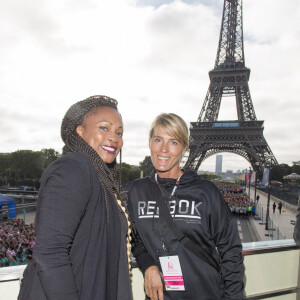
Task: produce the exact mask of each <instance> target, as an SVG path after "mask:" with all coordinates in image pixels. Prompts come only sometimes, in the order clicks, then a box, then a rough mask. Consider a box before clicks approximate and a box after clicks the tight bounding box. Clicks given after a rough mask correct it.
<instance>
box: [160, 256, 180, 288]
mask: <svg viewBox="0 0 300 300" xmlns="http://www.w3.org/2000/svg"><path fill="white" fill-rule="evenodd" d="M159 261H160V265H161V269H162V272H163V275H164V282H165V287H166V290H167V291H185V288H184V282H183V276H182V271H181V266H180V262H179V257H178V255H173V256H162V257H160V258H159Z"/></svg>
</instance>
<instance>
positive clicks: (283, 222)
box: [250, 189, 297, 241]
mask: <svg viewBox="0 0 300 300" xmlns="http://www.w3.org/2000/svg"><path fill="white" fill-rule="evenodd" d="M257 194H258V195H259V196H260V199H259V205H260V206H261V207H262V209H263V219H262V220H255V219H254V218H252V219H250V223H251V228H252V230H253V231H254V234H255V235H257V239H258V240H262V241H265V240H272V237H271V236H266V234H268V233H269V232H268V231H267V230H265V222H266V212H267V199H268V197H267V194H265V193H263V192H260V191H257ZM250 195H251V198H253V195H254V189H252V190H251V193H250ZM274 202H275V203H276V205H277V207H278V202H277V200H276V199H274V198H272V199H271V201H270V208H269V214H270V217H271V219H272V220H273V222H274V227H279V231H280V232H281V233H282V234H283V235H284V236H285V238H286V239H292V238H293V233H294V228H295V225H293V224H291V221H296V214H297V212H296V210H295V209H292V208H290V207H288V206H289V205H288V206H286V205H285V203H284V201H282V203H283V207H282V211H281V214H280V213H279V211H278V209H277V208H276V211H275V213H273V208H272V205H273V203H274ZM269 227H270V226H269ZM273 239H274V240H275V239H277V234H276V232H274V233H273Z"/></svg>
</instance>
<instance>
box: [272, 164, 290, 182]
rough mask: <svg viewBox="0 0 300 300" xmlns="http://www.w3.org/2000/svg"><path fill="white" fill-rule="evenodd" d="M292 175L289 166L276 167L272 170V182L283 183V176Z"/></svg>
mask: <svg viewBox="0 0 300 300" xmlns="http://www.w3.org/2000/svg"><path fill="white" fill-rule="evenodd" d="M291 173H292V167H291V166H289V165H287V164H279V165H275V166H273V167H272V169H271V180H277V181H280V182H283V176H286V175H289V174H291Z"/></svg>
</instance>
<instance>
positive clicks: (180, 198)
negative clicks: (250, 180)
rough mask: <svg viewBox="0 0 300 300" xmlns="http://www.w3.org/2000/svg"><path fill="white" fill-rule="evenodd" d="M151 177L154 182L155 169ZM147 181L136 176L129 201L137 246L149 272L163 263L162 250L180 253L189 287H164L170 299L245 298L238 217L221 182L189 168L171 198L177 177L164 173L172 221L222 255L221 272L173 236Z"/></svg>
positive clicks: (137, 253) (201, 244)
mask: <svg viewBox="0 0 300 300" xmlns="http://www.w3.org/2000/svg"><path fill="white" fill-rule="evenodd" d="M151 180H152V182H153V183H154V184H155V180H154V174H152V175H151ZM146 181H148V179H145V178H143V179H138V180H137V181H135V183H134V184H133V185H132V187H131V189H130V191H129V202H128V209H129V212H130V215H131V218H132V220H133V221H134V223H135V227H136V230H137V232H136V234H135V235H134V239H133V245H132V246H133V247H132V251H133V254H134V256H135V257H136V259H137V263H138V265H139V267H140V268H141V270H142V271H143V272H145V270H146V269H147V268H148V267H149V266H151V265H157V266H158V267H159V268H160V264H159V259H158V258H159V256H165V255H174V254H178V255H179V260H180V263H181V268H182V272H183V280H184V284H185V288H186V291H184V292H166V291H165V292H164V295H165V299H193V300H196V299H197V300H198V299H201V300H202V299H203V300H209V299H211V300H217V299H243V287H244V284H243V279H244V266H243V257H242V253H241V251H242V245H241V242H240V238H239V235H238V230H237V225H236V220H235V219H234V218H233V217H232V215H231V212H230V209H229V208H228V206H227V204H226V203H225V201H224V198H223V197H222V195H221V194H220V192H219V191H218V189H217V187H216V186H215V185H214V184H213V183H211V182H209V181H207V180H203V179H201V178H200V177H199V176H198V175H197V174H196V173H195V172H193V171H187V172H185V173H184V175H183V176H182V177H181V179H180V183H179V185H178V188H177V190H176V193H175V195H174V197H173V198H172V199H169V195H170V194H171V192H172V189H173V187H174V185H175V182H176V180H175V179H159V183H160V187H161V189H162V191H163V198H164V200H165V201H167V203H168V206H169V210H170V213H171V215H172V217H173V221H174V222H175V223H176V225H177V226H178V227H179V228H180V230H181V231H182V232H183V233H184V234H185V235H187V236H188V237H189V238H190V239H191V240H192V241H193V242H195V243H196V244H198V245H199V247H202V248H203V249H205V251H207V252H208V253H210V254H211V255H213V256H214V257H215V258H216V259H218V258H219V259H220V260H221V270H222V275H220V274H219V273H218V272H217V271H216V270H215V269H214V268H212V267H211V266H210V265H208V264H207V263H206V262H203V261H201V260H200V259H199V258H198V257H196V256H195V255H194V254H192V253H191V252H189V250H186V249H185V248H184V247H183V246H182V245H181V244H180V243H179V242H178V241H177V239H175V238H174V236H173V234H172V233H171V232H170V230H169V228H168V227H167V225H166V224H165V222H164V221H163V220H161V219H160V218H159V211H158V207H157V204H156V200H157V199H154V198H153V191H152V192H151V188H150V189H148V188H146V189H145V183H146ZM148 184H149V182H148ZM150 184H151V183H150ZM163 243H165V245H166V250H164V249H163V247H162V244H163ZM160 269H161V268H160Z"/></svg>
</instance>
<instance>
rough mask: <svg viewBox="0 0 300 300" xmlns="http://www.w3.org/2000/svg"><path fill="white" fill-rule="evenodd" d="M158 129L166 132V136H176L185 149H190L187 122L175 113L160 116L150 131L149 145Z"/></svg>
mask: <svg viewBox="0 0 300 300" xmlns="http://www.w3.org/2000/svg"><path fill="white" fill-rule="evenodd" d="M158 127H160V128H161V129H162V130H163V131H165V133H166V134H168V135H170V136H174V137H175V138H176V140H177V141H178V142H179V143H180V144H181V145H182V146H183V148H184V149H187V148H188V147H189V129H188V127H187V125H186V123H185V121H184V120H183V119H182V118H181V117H179V116H178V115H176V114H173V113H169V114H166V113H163V114H160V115H158V116H157V117H156V118H155V119H154V121H153V123H152V125H151V128H150V131H149V144H150V142H151V139H152V138H153V136H154V135H155V132H156V130H157V128H158Z"/></svg>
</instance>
